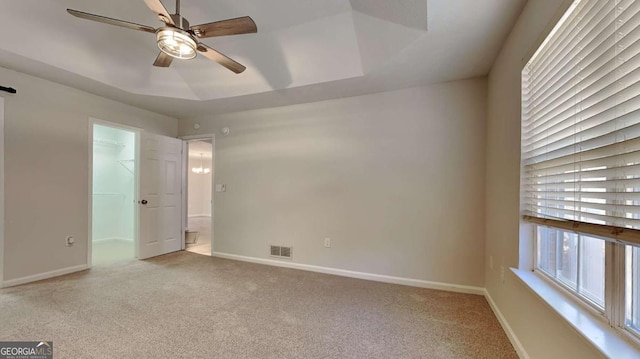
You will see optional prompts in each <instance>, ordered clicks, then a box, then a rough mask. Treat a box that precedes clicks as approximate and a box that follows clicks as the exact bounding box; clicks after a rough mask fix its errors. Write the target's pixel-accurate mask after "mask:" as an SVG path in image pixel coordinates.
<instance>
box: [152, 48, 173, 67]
mask: <svg viewBox="0 0 640 359" xmlns="http://www.w3.org/2000/svg"><path fill="white" fill-rule="evenodd" d="M171 61H173V57H171V56H169V55H167V54H165V53H164V52H162V51H160V54H158V57H157V58H156V61H155V62H154V63H153V66H156V67H169V65H171Z"/></svg>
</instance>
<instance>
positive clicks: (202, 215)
mask: <svg viewBox="0 0 640 359" xmlns="http://www.w3.org/2000/svg"><path fill="white" fill-rule="evenodd" d="M188 217H189V218H195V217H211V214H190V215H188Z"/></svg>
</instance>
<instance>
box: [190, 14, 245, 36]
mask: <svg viewBox="0 0 640 359" xmlns="http://www.w3.org/2000/svg"><path fill="white" fill-rule="evenodd" d="M191 31H193V32H194V33H195V34H196V36H198V37H200V38H205V37H214V36H225V35H240V34H251V33H256V32H258V27H257V26H256V23H255V22H253V19H252V18H250V17H249V16H244V17H239V18H236V19H229V20H222V21H216V22H210V23H208V24H201V25H194V26H191Z"/></svg>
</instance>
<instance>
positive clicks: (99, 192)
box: [89, 122, 138, 266]
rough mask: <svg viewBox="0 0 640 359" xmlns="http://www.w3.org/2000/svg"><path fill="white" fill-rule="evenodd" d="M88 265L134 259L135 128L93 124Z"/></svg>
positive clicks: (135, 216)
mask: <svg viewBox="0 0 640 359" xmlns="http://www.w3.org/2000/svg"><path fill="white" fill-rule="evenodd" d="M91 138H92V141H93V151H92V180H91V183H92V186H91V187H92V193H91V197H92V198H91V243H90V246H91V247H90V248H91V249H90V251H89V255H90V261H89V263H90V265H94V266H100V265H108V264H112V263H115V262H119V261H125V260H130V259H135V258H136V257H137V255H136V236H137V211H136V209H137V208H136V204H135V199H136V196H137V193H136V191H137V173H138V171H137V168H138V166H137V160H136V159H137V142H138V141H137V138H138V133H137V131H136V130H134V129H128V128H126V127H120V126H118V125H115V124H114V125H111V124H108V123H103V122H93V123H92V136H91Z"/></svg>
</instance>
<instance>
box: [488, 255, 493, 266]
mask: <svg viewBox="0 0 640 359" xmlns="http://www.w3.org/2000/svg"><path fill="white" fill-rule="evenodd" d="M489 269H493V256H489Z"/></svg>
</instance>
